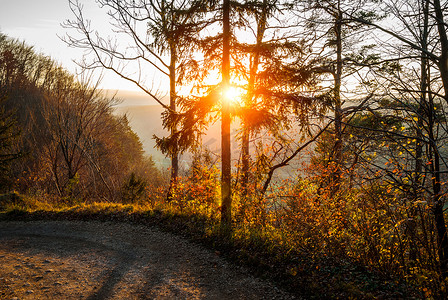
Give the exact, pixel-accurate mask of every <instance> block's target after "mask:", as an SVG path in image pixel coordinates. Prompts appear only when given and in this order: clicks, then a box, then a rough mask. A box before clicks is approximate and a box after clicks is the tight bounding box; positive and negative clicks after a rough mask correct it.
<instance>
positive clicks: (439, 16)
mask: <svg viewBox="0 0 448 300" xmlns="http://www.w3.org/2000/svg"><path fill="white" fill-rule="evenodd" d="M433 6H434V12H435V15H436V21H437V29H438V33H439V39H440V48H441V51H442V53H441V55H440V58H439V69H440V76H441V78H442V83H443V89H444V93H445V95H444V96H445V101H446V102H447V103H448V37H447V33H446V28H445V27H446V25H445V21H444V17H443V9H442V7H441V5H440V0H434V2H433ZM431 107H432V106H431ZM433 111H434V110H432V112H433ZM432 112H431V113H432ZM430 133H432V131H431V132H430ZM431 141H432V143H434V142H433V141H434V140H433V139H431ZM436 146H437V145H433V147H434V162H433V163H434V164H433V167H434V168H436V169H435V170H434V172H435V174H434V175H433V192H434V218H435V223H436V228H437V241H438V249H439V260H440V269H441V272H442V276H443V278H447V277H448V240H447V231H446V224H445V218H444V215H443V204H444V200H443V199H442V197H441V194H440V191H441V186H440V170H439V168H440V166H439V153H438V152H437V149H436Z"/></svg>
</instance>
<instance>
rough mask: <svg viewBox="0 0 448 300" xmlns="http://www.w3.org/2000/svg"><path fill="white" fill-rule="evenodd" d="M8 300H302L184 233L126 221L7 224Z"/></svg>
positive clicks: (3, 278)
mask: <svg viewBox="0 0 448 300" xmlns="http://www.w3.org/2000/svg"><path fill="white" fill-rule="evenodd" d="M0 266H1V267H0V299H294V298H293V297H292V296H290V295H288V294H286V293H284V292H282V291H280V290H278V289H277V288H275V287H273V286H272V285H270V284H269V283H267V282H263V281H261V280H259V279H256V278H253V277H252V276H250V274H248V272H247V271H245V270H244V269H243V268H240V267H236V266H233V265H230V264H228V263H227V262H226V261H224V260H223V259H222V258H221V257H220V256H219V255H218V254H217V253H214V252H211V251H208V250H206V249H204V248H202V247H200V246H198V245H196V244H194V243H191V242H189V241H187V240H185V239H182V238H181V237H179V236H175V235H172V234H168V233H165V232H161V231H160V230H158V229H157V228H154V227H150V228H148V227H145V226H139V225H130V224H123V223H118V224H115V223H101V222H79V221H76V222H69V221H64V222H61V221H37V222H0Z"/></svg>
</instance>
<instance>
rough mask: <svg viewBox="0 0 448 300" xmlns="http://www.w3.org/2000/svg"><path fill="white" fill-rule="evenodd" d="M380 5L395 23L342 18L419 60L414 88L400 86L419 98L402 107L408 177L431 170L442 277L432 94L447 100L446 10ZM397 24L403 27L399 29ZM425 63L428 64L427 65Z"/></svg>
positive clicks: (446, 269) (446, 251)
mask: <svg viewBox="0 0 448 300" xmlns="http://www.w3.org/2000/svg"><path fill="white" fill-rule="evenodd" d="M384 5H385V7H384V9H386V10H389V11H391V12H392V15H391V18H392V20H393V21H394V22H389V23H388V24H395V25H394V27H391V26H389V25H388V24H387V23H386V24H383V23H380V22H374V21H372V20H369V19H367V18H365V16H357V15H353V14H350V13H346V15H347V18H351V19H352V20H354V21H356V22H359V23H361V24H365V25H368V26H371V27H372V28H375V29H377V30H378V31H380V32H381V34H383V35H386V36H389V37H391V38H392V39H393V40H395V41H396V43H397V44H398V45H401V46H402V47H401V48H399V47H396V52H397V58H394V59H401V60H402V59H403V58H404V59H407V60H409V61H410V62H411V63H412V64H414V63H416V64H417V65H420V75H421V76H420V78H419V79H418V81H417V82H419V87H418V88H416V89H415V90H414V91H412V90H409V88H405V89H404V91H407V92H414V93H416V94H418V95H419V97H418V98H417V99H419V100H417V101H416V104H417V105H416V106H414V107H418V109H414V108H411V106H409V105H408V106H407V110H408V111H410V112H413V117H415V119H416V120H417V121H415V122H416V123H414V124H413V126H412V127H413V128H414V131H413V133H414V134H413V137H414V139H415V140H416V141H417V142H416V148H415V149H416V156H415V155H413V156H414V161H415V166H414V170H413V171H415V172H416V173H415V174H414V176H417V177H419V178H420V179H419V180H417V179H415V181H414V180H413V181H414V184H418V182H419V181H420V180H421V178H422V177H420V174H418V172H419V171H420V170H422V171H423V172H424V173H429V174H431V175H430V176H431V178H432V180H431V189H432V191H431V193H430V194H431V197H430V198H431V199H430V200H431V208H432V212H433V217H434V223H435V227H436V231H437V241H438V249H439V253H438V254H439V261H440V270H441V273H442V276H443V277H444V278H446V277H447V276H448V239H447V230H446V224H445V219H444V214H443V207H444V202H445V201H444V197H443V196H442V194H443V192H442V187H441V182H442V181H443V180H442V173H443V172H442V167H444V159H443V157H442V156H441V153H442V152H441V151H440V150H441V149H440V142H441V140H440V137H441V136H439V137H437V136H436V133H437V132H438V130H439V129H438V128H440V126H441V123H439V122H440V121H439V120H440V119H439V117H437V115H438V113H437V109H438V108H442V107H443V106H444V105H443V106H442V107H441V106H440V104H439V105H436V101H437V99H444V102H445V104H446V103H447V99H448V98H447V97H448V72H447V71H448V68H447V65H448V64H447V63H448V38H447V35H446V23H445V21H444V18H445V10H444V6H442V5H441V3H440V1H434V2H431V1H426V0H424V1H416V2H414V5H413V6H412V7H410V6H409V5H408V3H405V2H401V1H386V2H384ZM409 12H411V13H409ZM398 28H401V29H403V30H398ZM431 28H435V29H437V30H436V32H435V33H436V35H437V38H434V37H435V35H434V34H431V35H430V30H431ZM429 62H431V63H432V65H431V66H430V64H429ZM431 69H432V70H436V71H437V73H438V77H439V80H440V81H439V80H435V79H432V80H431V77H432V76H434V73H433V72H431V71H430V70H431ZM430 74H432V75H430ZM432 83H434V84H435V86H434V87H431V85H430V84H432ZM438 83H441V84H440V88H441V91H443V94H442V93H441V92H439V88H438V87H437V84H438ZM400 84H401V83H400ZM400 101H402V100H400ZM423 108H424V110H423ZM422 125H423V126H422ZM423 132H426V134H427V137H426V136H425V135H423V136H422V135H421V134H422V133H423ZM423 145H426V147H427V148H426V149H428V152H427V156H426V160H427V163H428V165H427V167H425V168H424V170H423V169H422V164H421V159H423V156H422V154H423V153H422V148H421V147H422V146H423ZM424 175H425V174H424ZM419 185H420V187H422V188H423V189H426V188H427V187H424V186H425V184H423V183H422V182H421V181H420V184H419Z"/></svg>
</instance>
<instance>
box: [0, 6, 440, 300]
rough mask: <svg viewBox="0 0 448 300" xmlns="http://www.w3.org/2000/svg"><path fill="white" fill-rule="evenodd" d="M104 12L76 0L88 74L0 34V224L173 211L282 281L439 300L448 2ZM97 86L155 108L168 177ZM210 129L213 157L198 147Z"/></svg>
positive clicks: (75, 28) (71, 38) (70, 33)
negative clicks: (1, 218) (74, 211)
mask: <svg viewBox="0 0 448 300" xmlns="http://www.w3.org/2000/svg"><path fill="white" fill-rule="evenodd" d="M96 2H97V4H98V6H99V7H100V8H101V10H102V11H104V15H105V16H107V17H108V19H109V21H110V23H109V24H102V25H107V26H106V27H108V28H107V29H106V28H105V27H104V26H98V24H96V23H95V22H94V20H93V21H92V20H91V19H90V18H89V16H88V12H86V11H84V9H83V5H82V4H81V3H80V2H79V1H77V0H69V1H68V3H67V5H69V6H70V9H71V11H72V13H73V18H72V19H71V20H66V21H65V22H64V23H63V24H62V25H63V26H64V28H66V31H67V35H66V36H64V37H62V38H63V39H64V41H65V42H66V43H67V44H68V45H70V46H72V47H75V48H78V49H79V51H85V58H84V60H83V61H81V62H79V65H80V66H81V67H82V69H83V71H84V72H83V73H82V75H80V76H77V75H73V74H70V73H69V72H68V71H66V70H65V69H64V68H63V67H62V66H61V65H59V64H58V63H57V62H55V61H53V60H52V59H51V58H49V57H47V56H45V55H43V54H40V53H37V52H36V51H35V50H34V49H33V48H32V47H30V46H27V44H26V41H25V42H21V41H18V40H16V39H14V38H13V37H8V36H6V35H4V34H1V35H0V100H1V110H0V142H1V144H0V172H1V173H0V180H1V190H0V192H2V193H4V196H2V198H1V199H3V200H0V209H1V210H4V211H5V210H8V209H9V210H12V209H18V208H19V207H20V206H21V205H22V206H24V205H25V204H24V203H28V204H26V205H28V206H27V208H26V209H27V210H33V211H37V210H54V209H62V208H70V207H76V206H78V207H79V206H82V205H92V204H95V205H125V206H126V205H127V206H126V207H133V208H131V209H130V210H131V211H132V210H134V211H158V212H160V213H163V214H172V215H180V216H184V217H185V218H187V220H189V221H188V222H191V223H195V222H197V223H198V224H197V226H198V227H200V228H202V229H201V230H204V234H205V235H207V234H208V235H211V236H214V234H217V236H218V237H219V238H222V239H224V238H227V239H229V240H230V241H232V243H233V244H238V243H242V244H244V243H245V245H246V246H244V247H246V248H244V247H243V246H241V247H243V248H244V249H246V250H247V251H246V252H244V251H241V253H240V254H239V258H240V259H245V260H246V261H249V263H254V264H255V263H258V265H259V266H260V265H261V266H262V267H263V266H264V267H265V268H267V269H269V268H270V265H274V264H276V263H278V264H281V265H282V268H283V271H282V272H283V273H282V274H283V275H282V276H283V277H285V278H286V277H287V278H289V279H287V280H290V281H294V280H295V278H299V277H300V278H301V277H303V276H306V274H307V273H309V271H310V269H312V268H314V270H313V274H314V272H317V273H319V272H327V273H325V274H333V275H334V272H336V271H335V270H334V269H331V267H328V268H329V270H327V271H321V270H320V269H319V268H318V267H316V266H319V264H317V263H316V262H317V261H321V262H323V264H327V263H328V264H329V265H330V266H334V268H349V267H348V266H354V265H356V266H362V268H365V270H368V271H366V272H372V273H375V274H378V276H380V277H381V278H386V279H384V280H385V281H388V282H391V284H392V285H393V284H395V283H396V284H398V283H403V282H404V284H405V286H406V289H408V290H409V291H411V290H412V292H409V293H410V294H409V295H413V296H414V297H417V298H444V297H446V296H447V294H448V292H447V284H448V281H447V280H448V239H447V238H448V237H447V228H446V221H445V220H446V217H447V213H446V208H447V207H446V203H445V202H446V197H447V194H446V192H447V190H446V183H447V181H448V176H447V172H448V149H447V148H446V147H447V146H446V145H447V138H448V127H447V112H445V109H448V35H447V28H448V23H447V21H446V19H447V18H448V16H447V12H448V7H447V6H448V1H439V0H433V1H429V0H408V1H404V0H382V1H380V0H333V1H329V0H328V1H327V0H303V1H291V0H247V1H246V0H223V1H216V0H209V1H200V0H158V1H151V0H133V1H131V0H122V1H119V0H97V1H96ZM96 26H97V27H96ZM97 71H104V72H112V73H115V74H117V75H119V76H120V77H121V79H122V80H127V81H129V82H132V83H133V84H135V86H136V87H138V88H139V89H140V90H142V91H143V92H145V93H146V94H147V96H148V98H151V99H152V100H153V101H155V102H156V103H158V105H160V106H161V107H162V108H163V109H164V113H163V114H162V115H161V119H160V122H161V123H162V124H163V126H164V128H165V129H166V132H167V135H166V136H154V139H155V140H156V145H157V148H158V149H159V151H161V152H162V153H163V154H165V155H166V156H167V157H168V158H169V159H170V162H171V167H170V168H169V169H168V170H163V169H162V168H160V167H159V166H157V165H156V164H155V163H154V162H153V161H152V159H151V157H148V156H147V155H145V153H144V151H143V148H142V143H141V141H140V139H139V137H138V136H137V134H136V133H135V132H134V131H133V130H132V128H131V127H130V125H129V121H128V117H127V116H126V115H118V114H116V113H114V106H115V105H116V104H117V103H119V101H120V99H117V98H116V97H114V96H110V95H105V94H104V93H103V92H102V90H101V89H100V88H99V86H100V82H99V81H97V80H96V79H95V78H96V77H95V76H93V74H95V72H97ZM151 76H152V77H151ZM163 87H166V89H165V88H163ZM167 99H168V100H167ZM445 104H447V105H445ZM216 123H217V124H220V128H221V136H220V139H221V143H220V145H221V147H220V150H219V152H213V151H211V150H210V149H208V148H207V147H206V146H205V145H204V144H203V142H202V141H203V140H202V137H203V136H204V133H205V132H206V130H207V128H208V127H209V126H211V125H213V124H216ZM233 131H234V132H236V137H237V138H236V139H235V140H232V139H231V138H230V137H231V133H232V132H233ZM233 149H236V150H233ZM187 154H188V155H190V156H191V157H192V160H191V163H189V164H188V165H187V166H183V165H182V164H181V160H182V157H183V156H186V155H187ZM285 170H288V171H285ZM5 195H6V196H5ZM8 195H9V196H8ZM11 195H15V196H14V197H12V196H11ZM5 199H6V200H5ZM8 199H9V200H8ZM11 199H13V200H14V199H15V200H14V201H13V200H11ZM30 203H31V204H30ZM101 203H102V204H101ZM26 205H25V206H26ZM117 207H119V206H117ZM123 207H124V206H123ZM126 209H128V210H129V208H126ZM126 209H125V210H126ZM204 224H208V225H204ZM191 226H195V225H191ZM207 226H209V227H207ZM215 231H216V232H219V233H216V232H215ZM242 241H244V243H243V242H242ZM229 243H230V242H229ZM247 245H248V246H247ZM259 248H263V249H262V250H259ZM257 249H258V250H257ZM252 250H253V251H254V252H253V253H255V254H254V255H251V253H250V252H251V251H252ZM260 253H262V255H261V254H260ZM266 253H270V254H269V255H270V256H269V257H271V258H266V259H265V258H262V257H261V256H263V255H267V254H266ZM258 254H260V255H259V256H260V257H256V256H257V255H258ZM272 257H274V258H272ZM291 257H293V258H294V259H296V258H297V257H300V258H303V257H306V259H309V260H311V261H312V263H309V264H308V265H307V267H309V268H310V269H307V268H305V267H302V265H303V262H300V263H299V262H297V261H295V260H293V259H291ZM329 261H331V263H329ZM335 262H337V263H335ZM305 265H306V264H305ZM310 265H312V267H311V266H310ZM336 265H337V267H335V266H336ZM341 266H342V267H341ZM273 268H276V267H273ZM317 269H319V270H317ZM330 269H331V270H330ZM350 270H351V269H350ZM319 274H321V273H319ZM322 274H323V273H322ZM313 276H314V275H313ZM316 276H319V275H316ZM321 276H324V275H321ZM283 277H282V278H283ZM318 278H319V277H318ZM285 280H286V279H285ZM297 280H299V279H297ZM300 280H303V279H300ZM366 281H368V280H366ZM364 283H365V282H364ZM331 284H333V285H334V282H333V283H331ZM367 285H368V284H367ZM312 288H313V287H310V289H312ZM339 288H341V289H346V290H347V289H348V290H349V289H350V288H352V289H354V287H347V286H345V287H339ZM394 288H395V287H394V286H392V287H390V289H391V290H393V289H394ZM365 289H367V290H369V289H370V290H378V289H381V287H378V286H375V283H372V284H371V286H368V287H365ZM316 290H318V287H316ZM314 292H315V291H314ZM365 293H366V292H365V290H364V292H362V294H363V295H364V296H365ZM403 293H405V292H403ZM413 293H414V294H413ZM374 295H376V294H374ZM409 295H404V296H403V294H402V295H399V296H397V295H395V296H394V297H397V298H401V297H403V298H406V297H408V296H409ZM358 296H359V295H358ZM377 296H378V295H376V296H374V297H377ZM389 296H390V295H389ZM352 297H357V294H356V293H354V294H352ZM386 297H387V296H386Z"/></svg>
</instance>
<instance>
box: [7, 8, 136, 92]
mask: <svg viewBox="0 0 448 300" xmlns="http://www.w3.org/2000/svg"><path fill="white" fill-rule="evenodd" d="M80 2H81V3H83V5H84V9H85V10H86V11H89V12H90V13H91V14H94V15H98V16H100V15H101V16H102V15H103V14H100V11H99V8H98V7H97V6H96V4H95V3H94V2H95V1H94V0H90V1H89V0H82V1H80ZM0 7H1V9H0V31H1V32H2V33H4V34H6V35H8V36H9V37H12V38H18V39H19V40H21V41H25V43H26V44H28V45H30V46H34V48H35V50H36V51H37V52H40V53H43V54H45V55H48V56H51V57H52V58H53V59H54V60H56V61H58V62H59V63H61V64H62V65H63V66H64V67H65V68H66V69H67V70H69V71H70V72H76V71H79V67H77V66H76V64H75V63H74V62H73V60H77V61H79V60H81V58H82V55H83V51H82V50H80V49H75V48H69V47H68V46H67V45H66V44H65V43H64V42H63V41H62V40H61V39H60V37H63V36H64V35H66V33H67V31H68V29H65V28H63V27H62V26H61V24H62V23H63V22H64V21H65V20H67V19H73V14H72V12H71V10H70V8H69V5H68V0H0ZM106 23H107V20H106V19H104V24H106ZM70 32H71V33H72V34H73V33H74V32H73V31H69V33H70ZM103 76H104V78H103V80H102V84H101V87H102V88H104V89H113V90H136V89H137V88H136V87H135V86H134V85H133V84H130V83H128V82H126V81H125V80H123V79H121V78H119V77H118V76H117V75H115V74H111V73H105V74H103Z"/></svg>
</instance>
